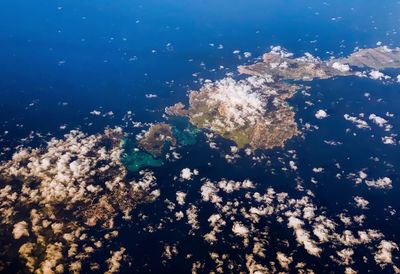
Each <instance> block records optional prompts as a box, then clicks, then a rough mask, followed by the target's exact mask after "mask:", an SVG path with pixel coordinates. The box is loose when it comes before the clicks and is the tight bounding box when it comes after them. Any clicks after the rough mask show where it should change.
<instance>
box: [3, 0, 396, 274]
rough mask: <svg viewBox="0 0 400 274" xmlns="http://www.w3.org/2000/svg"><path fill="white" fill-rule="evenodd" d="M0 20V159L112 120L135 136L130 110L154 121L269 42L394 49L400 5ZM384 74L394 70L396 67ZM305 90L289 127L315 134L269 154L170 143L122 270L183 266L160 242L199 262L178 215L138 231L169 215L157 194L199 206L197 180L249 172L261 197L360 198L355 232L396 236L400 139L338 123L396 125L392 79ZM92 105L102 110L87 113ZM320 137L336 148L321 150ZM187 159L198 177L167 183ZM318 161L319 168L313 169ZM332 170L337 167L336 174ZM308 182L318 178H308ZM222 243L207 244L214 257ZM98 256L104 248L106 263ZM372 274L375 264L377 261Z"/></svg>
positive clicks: (83, 0)
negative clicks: (364, 206)
mask: <svg viewBox="0 0 400 274" xmlns="http://www.w3.org/2000/svg"><path fill="white" fill-rule="evenodd" d="M0 18H1V19H0V149H1V152H0V153H1V154H0V155H1V159H3V160H4V159H7V158H8V157H10V155H11V153H12V152H13V151H14V148H15V146H17V145H19V144H23V143H24V140H21V139H22V138H26V137H27V136H29V135H30V134H33V133H40V136H41V137H39V138H38V137H35V138H34V142H33V144H32V143H31V144H30V145H40V144H43V142H45V141H47V140H48V139H49V138H51V137H62V136H63V135H64V134H65V133H67V132H68V131H70V130H72V129H76V128H78V129H80V130H82V131H84V132H86V133H90V134H92V133H98V132H102V131H103V130H104V128H105V127H114V126H122V127H123V128H124V131H126V132H129V133H138V132H139V131H140V130H141V129H138V128H135V127H133V125H132V123H131V121H129V120H127V119H126V114H127V112H128V111H131V112H132V113H133V114H134V115H133V120H134V121H138V122H149V123H155V122H159V121H163V119H164V118H163V114H164V108H165V107H167V106H170V105H172V104H174V103H176V102H178V101H182V102H184V103H187V101H188V98H187V92H188V91H190V90H197V89H199V88H200V87H201V85H202V83H203V82H204V80H205V79H210V80H218V79H221V78H223V77H224V75H225V74H226V73H234V74H235V73H236V67H237V66H238V65H242V64H251V63H254V62H255V61H256V60H257V59H258V58H260V56H261V55H262V54H263V53H264V52H266V51H269V49H270V47H271V46H277V45H280V46H282V47H284V48H286V49H287V50H288V51H290V52H293V53H294V54H295V56H301V55H303V54H304V53H305V52H310V53H311V54H313V55H315V56H319V57H321V58H324V59H327V58H330V57H331V56H335V57H338V56H345V55H348V54H350V53H351V52H353V51H354V49H355V48H356V47H360V48H366V47H375V46H376V45H377V43H378V42H381V43H382V44H384V45H387V46H389V47H396V46H400V36H399V32H400V2H398V1H360V0H354V1H343V0H340V1H315V0H310V1H291V0H289V1H277V0H276V1H274V0H271V1H265V0H264V1H261V0H254V1H244V0H231V1H227V0H217V1H215V0H193V1H188V0H164V1H155V0H147V1H136V0H118V1H115V0H112V1H111V0H96V1H88V0H68V1H61V0H53V1H49V0H40V1H23V0H12V1H11V0H3V1H2V3H1V8H0ZM235 50H240V54H234V53H233V52H234V51H235ZM244 52H250V53H251V57H247V58H246V57H245V56H244V55H243V53H244ZM385 73H386V74H388V75H391V76H392V77H396V76H397V75H398V74H400V71H399V70H387V71H385ZM307 84H309V85H310V86H311V89H310V90H309V91H307V92H308V93H310V96H304V95H303V94H301V92H299V93H298V94H296V95H295V96H294V97H293V98H292V99H291V100H290V102H289V103H290V105H291V106H293V108H294V110H295V112H296V121H298V123H299V124H303V125H304V124H305V123H307V122H308V123H310V124H312V125H316V126H318V129H315V130H310V131H305V132H303V134H302V135H299V136H296V137H294V138H293V139H291V140H289V141H288V142H287V143H286V146H285V148H277V149H273V150H268V151H259V152H257V153H258V155H264V156H265V157H267V158H268V160H269V161H261V162H255V161H253V160H252V159H251V157H249V156H246V155H245V153H244V152H241V153H240V155H241V156H242V157H241V158H240V159H237V160H236V161H234V163H228V162H227V161H226V159H225V157H224V155H225V154H227V153H229V151H230V146H232V145H233V143H231V142H229V141H226V140H223V139H222V138H220V139H217V140H218V146H219V149H218V150H216V149H211V148H210V147H209V145H208V144H207V142H206V137H205V135H204V133H199V135H198V138H197V143H196V144H193V145H188V146H185V147H184V148H183V149H182V150H181V151H180V153H181V155H182V157H183V159H182V160H179V161H176V162H171V163H166V164H165V165H163V166H161V167H155V168H154V170H155V172H156V176H157V178H158V180H159V181H158V184H159V186H160V188H161V193H162V197H163V198H162V199H160V200H158V201H156V202H155V203H153V204H151V205H142V206H140V211H142V212H144V213H145V214H147V215H148V222H147V223H145V224H143V222H137V223H136V222H132V223H129V224H126V223H125V224H123V228H122V229H121V231H120V237H119V238H118V243H116V246H118V245H119V244H120V243H123V244H124V246H126V247H127V253H128V254H129V255H130V256H131V257H132V258H133V259H132V266H131V267H130V268H129V266H126V265H124V266H123V268H122V271H129V273H133V272H137V273H145V272H150V271H151V272H152V273H166V272H168V271H170V272H171V273H187V272H188V271H189V270H190V268H191V263H189V262H188V261H187V260H186V259H185V258H184V257H178V258H177V259H175V260H174V261H173V262H172V263H170V264H168V265H167V266H166V265H164V264H163V263H162V261H161V260H160V257H161V254H162V252H163V248H164V244H165V243H166V242H169V243H175V242H179V243H180V247H181V248H182V249H181V250H180V253H181V254H186V253H188V252H192V253H193V250H195V253H194V254H193V257H194V258H203V257H207V253H208V251H209V250H208V245H207V244H206V243H205V242H204V241H203V240H202V238H201V237H199V238H198V239H193V238H190V239H189V238H187V233H188V228H187V225H185V224H184V223H182V224H176V222H175V223H172V224H169V223H168V222H167V221H165V222H164V225H165V227H166V229H163V230H162V231H160V232H156V233H153V234H149V233H144V227H145V226H148V225H149V224H154V226H156V225H157V224H158V223H159V222H160V219H162V218H163V217H164V216H165V215H166V212H165V207H164V200H165V199H169V200H174V199H175V193H176V191H177V190H183V191H185V192H187V193H188V196H187V198H186V199H187V202H193V203H196V200H195V199H198V189H199V188H200V186H201V182H200V179H201V178H202V177H206V178H209V179H210V180H220V179H221V178H226V179H231V180H237V181H241V180H244V179H250V180H252V181H253V182H256V183H257V189H260V191H262V190H265V189H266V188H267V187H273V188H274V189H276V190H279V191H285V192H288V193H289V195H293V196H296V195H297V194H296V193H295V192H294V191H293V189H294V188H295V187H296V185H297V183H298V181H299V180H301V182H302V185H303V186H304V187H305V188H307V189H310V190H311V191H313V192H314V194H315V203H316V204H317V205H318V206H320V207H322V208H324V209H325V210H326V212H328V215H335V214H338V213H340V212H342V211H343V210H348V208H349V204H351V203H353V197H354V196H355V195H359V196H362V197H364V198H365V199H367V200H368V201H369V202H370V205H369V210H368V212H367V213H366V214H367V221H366V224H365V226H366V227H376V228H379V229H380V230H381V231H382V233H384V234H385V236H386V238H387V239H389V240H392V241H394V242H397V243H400V232H399V227H400V219H399V215H398V214H399V213H397V214H395V215H394V216H391V215H390V214H389V210H390V209H395V210H400V202H399V198H398V197H399V195H400V166H399V163H400V150H399V146H398V145H397V146H390V145H385V144H383V143H382V141H381V138H382V137H384V136H385V135H386V133H385V131H384V130H383V129H381V128H379V127H377V126H375V125H373V124H372V123H371V127H372V130H371V131H363V130H359V129H356V128H355V127H354V125H352V124H351V123H350V122H349V121H346V120H345V119H344V118H343V116H344V114H351V115H353V116H357V115H358V114H360V113H365V114H366V115H369V114H371V113H375V114H376V115H379V116H382V117H383V116H385V114H386V113H387V112H389V113H391V114H393V118H390V124H391V125H393V132H394V133H396V134H398V133H400V132H399V128H400V108H399V105H400V85H399V84H385V83H382V82H379V81H373V80H371V79H361V78H358V77H346V78H334V79H329V80H317V81H313V82H312V83H307ZM365 93H369V96H366V95H365ZM150 94H151V95H156V96H151V95H150ZM146 95H147V96H146ZM149 97H153V98H149ZM306 101H311V102H313V103H314V105H312V106H309V105H308V104H307V103H306ZM318 109H325V110H327V112H328V114H329V117H328V118H327V119H324V120H318V119H316V118H315V116H314V114H315V112H316V111H317V110H318ZM94 110H96V111H100V112H101V114H100V115H93V114H91V112H92V111H94ZM111 112H112V113H111ZM124 117H125V118H124ZM32 132H33V133H32ZM328 140H330V141H336V142H340V143H341V145H337V146H332V145H327V144H326V142H324V141H328ZM290 150H295V151H296V157H297V158H296V163H297V165H298V170H297V171H296V172H290V171H287V170H286V169H285V168H288V166H287V162H288V159H291V157H292V155H291V154H290V153H288V151H290ZM374 157H378V158H379V159H380V160H379V161H374V160H372V158H374ZM337 164H339V165H340V168H338V167H337ZM186 167H189V168H196V169H198V170H199V172H200V176H198V177H196V178H195V179H194V180H193V181H190V182H186V183H182V182H179V181H176V180H174V176H176V175H177V174H179V172H180V171H181V170H182V169H183V168H186ZM314 167H323V168H324V170H325V172H323V173H320V174H315V173H313V172H312V168H314ZM364 168H368V175H369V176H370V177H373V178H380V177H385V176H388V177H390V178H391V179H392V181H393V188H392V189H391V190H371V189H368V188H367V187H366V186H365V185H356V184H355V183H354V182H353V181H352V180H350V179H349V178H348V176H346V175H348V174H349V173H357V172H358V171H360V170H362V169H364ZM337 174H342V176H341V177H340V179H338V178H337V177H336V175H337ZM130 176H133V177H135V174H130ZM312 178H314V179H316V180H317V181H318V183H312ZM207 212H208V209H207V208H204V209H203V211H202V214H201V216H200V217H199V218H200V220H201V222H203V223H207V218H208V216H209V214H207ZM350 214H352V212H350ZM389 217H390V218H389ZM137 218H138V219H139V218H140V217H137ZM134 220H135V219H134ZM205 232H206V231H205ZM270 233H271V235H272V236H271V238H272V239H276V241H278V239H285V238H287V237H289V236H288V235H290V237H292V231H291V230H289V229H287V230H284V229H281V228H276V229H275V228H274V227H273V226H272V227H270ZM290 237H289V238H290ZM270 244H271V254H272V255H268V256H271V258H272V257H274V256H275V255H274V254H275V253H276V250H277V248H275V247H274V240H271V243H270ZM294 245H296V244H295V243H294ZM224 248H225V247H224V245H222V246H221V247H218V246H216V249H217V250H219V252H221V253H222V252H224V251H226V250H224ZM185 249H187V250H185ZM226 252H228V251H226ZM299 252H300V254H301V252H303V253H304V257H305V258H307V260H308V262H311V265H314V266H315V267H316V268H320V269H324V267H326V265H329V262H330V259H329V257H328V255H329V254H328V255H324V256H323V257H321V258H319V259H315V258H311V257H310V256H309V255H307V254H306V253H305V252H304V250H303V251H299ZM108 255H109V254H108V253H107V251H105V254H104V258H107V256H108ZM99 256H100V255H99ZM356 256H360V258H361V257H362V254H357V255H356ZM267 260H268V258H266V261H267ZM134 266H137V267H134ZM85 267H86V268H87V267H88V266H85ZM132 267H133V268H132ZM128 269H129V270H128ZM325 269H326V271H335V270H337V269H335V268H333V269H332V268H330V267H327V268H325ZM359 269H361V270H366V269H371V266H370V265H368V266H365V267H364V268H363V266H359ZM86 270H87V269H86ZM372 271H373V272H374V271H378V272H379V271H381V269H380V268H378V266H376V268H374V269H372ZM378 272H374V273H378ZM364 273H365V272H364Z"/></svg>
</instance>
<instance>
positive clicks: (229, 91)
mask: <svg viewBox="0 0 400 274" xmlns="http://www.w3.org/2000/svg"><path fill="white" fill-rule="evenodd" d="M362 67H369V68H373V69H382V68H397V67H400V49H399V48H396V49H389V48H387V47H378V48H371V49H361V50H358V51H356V52H354V53H352V54H351V55H350V56H348V57H347V58H338V59H330V60H321V59H320V58H318V57H314V56H312V55H311V54H309V53H306V54H305V55H304V56H302V57H298V58H294V57H293V54H292V53H289V52H287V51H285V50H284V49H282V48H281V47H273V48H272V50H271V51H270V52H268V53H265V54H264V55H263V58H262V62H258V63H255V64H253V65H249V66H239V67H238V71H239V73H240V74H242V75H247V77H246V78H245V79H242V80H235V79H233V78H231V77H226V78H224V79H222V80H219V81H216V82H211V81H206V83H205V84H204V85H203V86H202V87H201V88H200V90H199V91H190V93H189V107H188V108H187V109H186V108H185V105H184V104H182V103H181V102H179V103H177V104H175V105H174V106H172V107H168V108H166V113H167V114H168V115H172V116H187V117H188V118H189V120H190V122H191V123H192V124H193V125H195V126H196V127H198V128H202V129H206V130H210V131H212V132H214V133H216V134H218V135H220V136H222V137H224V138H226V139H229V140H232V141H233V142H235V143H236V145H237V146H238V147H239V148H244V147H246V146H248V147H250V148H251V149H253V150H255V149H270V148H274V147H282V146H283V145H284V144H285V142H286V141H287V140H289V139H291V138H292V137H293V136H295V135H297V134H298V133H299V130H298V126H297V123H296V121H295V113H294V111H293V110H292V108H291V107H290V106H289V104H288V102H287V101H288V99H290V98H291V97H292V96H293V95H294V94H295V92H296V91H297V90H300V89H307V88H308V87H307V86H304V85H300V84H296V83H293V82H296V81H303V82H305V81H312V80H314V79H329V78H332V77H337V76H351V75H356V76H360V75H362V73H361V72H360V71H358V70H357V68H362Z"/></svg>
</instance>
